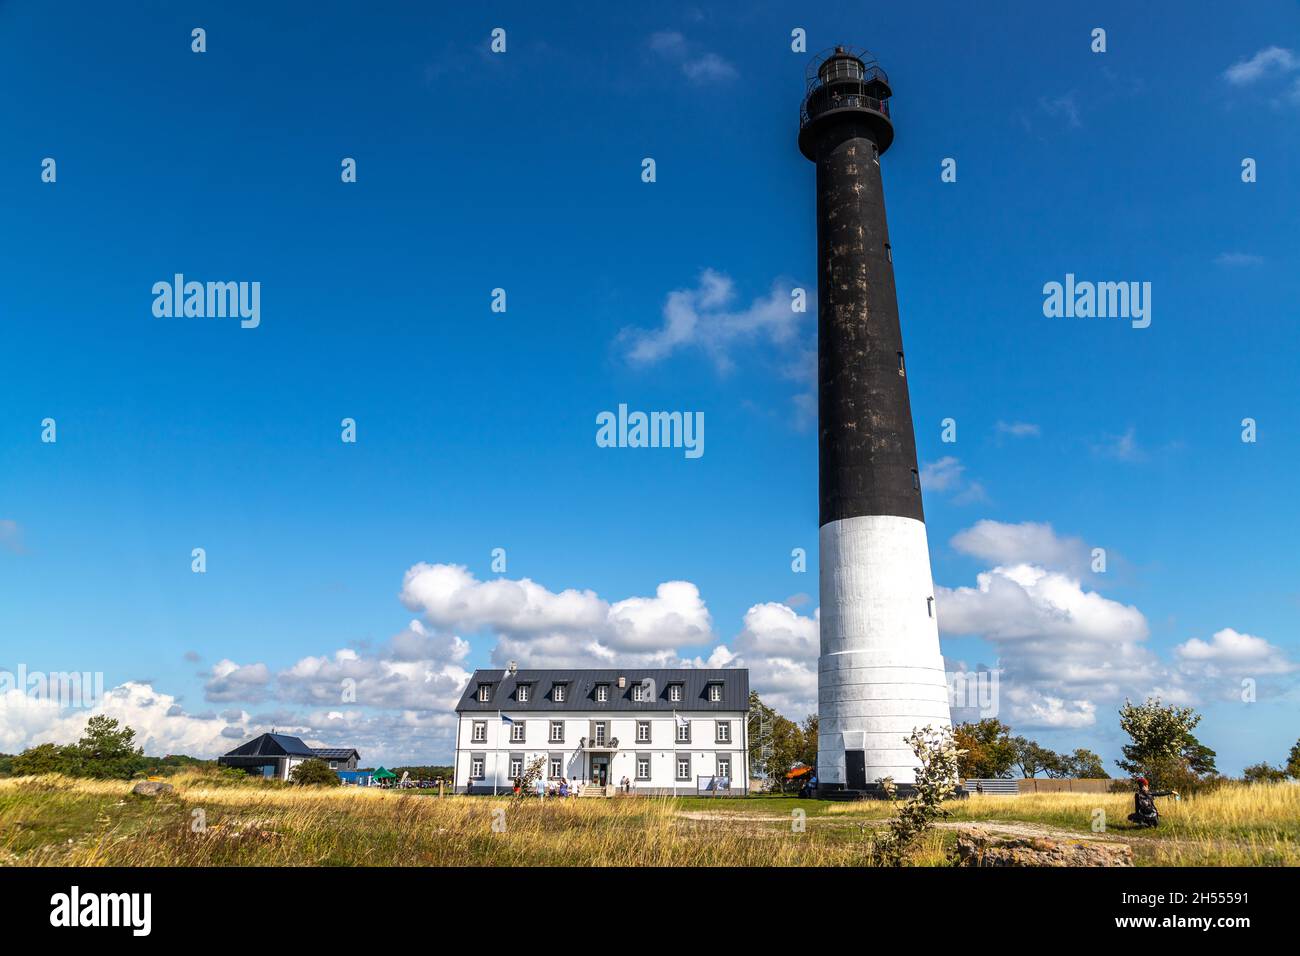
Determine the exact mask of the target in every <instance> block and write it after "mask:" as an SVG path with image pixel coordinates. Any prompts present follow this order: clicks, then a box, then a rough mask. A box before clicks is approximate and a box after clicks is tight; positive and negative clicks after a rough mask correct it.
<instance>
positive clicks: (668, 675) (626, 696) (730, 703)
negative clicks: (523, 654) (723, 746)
mask: <svg viewBox="0 0 1300 956" xmlns="http://www.w3.org/2000/svg"><path fill="white" fill-rule="evenodd" d="M620 677H622V678H625V684H624V686H623V687H619V686H618V679H619V678H620ZM646 677H648V678H650V679H651V680H653V681H654V684H655V697H654V699H653V700H650V701H634V700H633V699H632V687H633V685H635V684H640V683H641V681H642V679H644V678H646ZM714 683H716V684H721V685H722V700H720V701H711V700H709V696H708V686H709V685H710V684H714ZM479 684H491V685H492V696H491V699H490V700H487V701H480V700H479V699H478V687H479ZM520 684H529V685H531V693H530V694H529V695H528V701H527V703H520V702H519V700H518V697H517V693H516V692H517V689H518V687H519V685H520ZM556 684H566V685H567V690H568V692H567V693H566V694H565V695H564V701H563V702H561V703H557V702H556V701H555V697H554V689H555V685H556ZM597 684H608V685H609V700H607V701H605V702H603V703H602V702H600V701H598V700H596V685H597ZM670 684H681V685H682V699H681V702H680V703H678V702H674V701H671V700H669V699H668V686H669V685H670ZM498 710H503V711H520V710H526V711H534V712H546V711H555V712H562V711H576V710H594V711H601V710H608V711H654V710H669V711H671V710H704V711H708V710H749V671H747V670H745V669H744V668H739V667H731V668H717V669H713V670H705V669H702V668H697V667H688V668H680V669H668V668H638V667H628V668H621V669H609V670H603V669H602V670H538V671H528V670H521V671H519V672H518V673H516V674H514V675H513V676H511V675H510V674H507V673H506V672H505V671H504V670H501V669H493V670H476V671H475V672H474V676H473V677H471V678H470V680H469V686H468V687H466V688H465V692H464V693H462V694H461V695H460V702H459V703H458V704H457V705H456V712H457V713H476V712H482V713H495V712H496V711H498Z"/></svg>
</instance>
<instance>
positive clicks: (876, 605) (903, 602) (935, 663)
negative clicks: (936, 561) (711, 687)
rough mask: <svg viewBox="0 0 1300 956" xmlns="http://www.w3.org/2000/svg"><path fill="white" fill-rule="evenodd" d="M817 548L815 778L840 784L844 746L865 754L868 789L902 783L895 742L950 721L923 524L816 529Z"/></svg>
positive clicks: (869, 521)
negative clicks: (885, 780)
mask: <svg viewBox="0 0 1300 956" xmlns="http://www.w3.org/2000/svg"><path fill="white" fill-rule="evenodd" d="M820 544H821V564H820V568H821V657H820V658H819V659H818V662H817V704H818V706H817V710H818V714H819V715H820V727H819V733H818V753H817V772H818V775H819V779H820V781H821V782H822V783H844V782H845V779H844V751H845V750H846V749H851V750H864V751H865V752H866V764H867V782H868V783H872V782H874V781H875V780H876V779H877V778H880V777H887V776H888V777H893V778H894V780H895V781H896V782H898V783H911V782H913V781H914V780H915V771H916V758H915V756H914V755H913V754H912V751H911V750H910V749H909V748H908V746H907V745H906V744H905V743H904V742H903V740H904V738H905V737H907V736H908V735H909V734H910V733H911V732H912V731H913V730H914V729H915V728H917V727H923V726H925V725H926V724H930V725H933V726H935V727H947V726H950V724H951V720H950V715H949V710H948V683H947V679H946V677H945V675H944V670H943V658H942V657H941V656H940V654H939V628H938V621H937V617H936V615H937V613H938V612H937V611H933V608H932V604H931V602H930V601H929V599H930V598H932V597H933V596H934V585H933V583H932V581H931V577H930V552H929V547H928V543H927V541H926V534H925V524H924V523H922V522H920V521H917V520H916V519H915V518H900V517H894V516H890V515H866V516H862V517H856V518H845V519H842V520H839V521H831V522H828V523H827V524H825V525H823V526H822V528H821V539H820ZM932 611H933V613H932Z"/></svg>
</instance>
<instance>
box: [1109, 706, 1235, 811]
mask: <svg viewBox="0 0 1300 956" xmlns="http://www.w3.org/2000/svg"><path fill="white" fill-rule="evenodd" d="M1200 722H1201V715H1200V714H1198V713H1196V711H1194V710H1192V708H1190V707H1175V706H1173V705H1165V704H1162V703H1160V699H1159V698H1156V697H1148V698H1147V700H1146V702H1145V703H1142V704H1134V703H1133V702H1132V701H1125V702H1124V706H1123V707H1122V708H1120V712H1119V725H1120V728H1121V729H1122V730H1123V731H1124V732H1125V733H1126V734H1128V735H1129V738H1130V739H1131V740H1132V741H1133V742H1132V743H1131V744H1125V745H1124V747H1123V753H1124V759H1123V760H1117V761H1115V763H1116V765H1117V766H1118V767H1119V768H1120V769H1121V770H1123V771H1124V772H1125V773H1127V774H1129V775H1130V776H1141V777H1146V778H1147V779H1148V780H1149V781H1150V782H1151V787H1152V789H1162V790H1164V789H1170V788H1172V789H1176V790H1192V789H1195V788H1196V787H1197V786H1198V785H1199V784H1202V783H1204V782H1206V780H1207V779H1209V778H1212V777H1214V776H1215V775H1216V774H1217V773H1218V770H1217V769H1216V768H1215V765H1214V758H1215V753H1214V751H1213V750H1211V749H1210V748H1209V747H1206V746H1205V745H1204V744H1202V743H1201V742H1200V741H1199V740H1197V739H1196V737H1195V736H1194V735H1193V734H1192V730H1193V728H1195V727H1196V725H1197V724H1199V723H1200Z"/></svg>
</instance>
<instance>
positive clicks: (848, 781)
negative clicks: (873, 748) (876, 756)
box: [844, 750, 867, 790]
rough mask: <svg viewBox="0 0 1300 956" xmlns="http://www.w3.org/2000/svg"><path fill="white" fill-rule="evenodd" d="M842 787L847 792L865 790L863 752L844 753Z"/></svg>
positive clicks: (865, 774) (847, 751)
mask: <svg viewBox="0 0 1300 956" xmlns="http://www.w3.org/2000/svg"><path fill="white" fill-rule="evenodd" d="M844 786H845V787H847V788H848V789H849V790H865V789H867V755H866V752H865V751H862V750H846V751H844Z"/></svg>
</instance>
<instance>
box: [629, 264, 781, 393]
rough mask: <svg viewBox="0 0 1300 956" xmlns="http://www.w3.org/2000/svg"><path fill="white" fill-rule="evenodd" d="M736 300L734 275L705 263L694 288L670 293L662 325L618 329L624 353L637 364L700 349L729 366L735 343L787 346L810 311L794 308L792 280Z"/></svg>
mask: <svg viewBox="0 0 1300 956" xmlns="http://www.w3.org/2000/svg"><path fill="white" fill-rule="evenodd" d="M735 300H736V289H735V284H734V283H733V282H732V280H731V278H730V277H729V276H726V275H723V274H722V273H720V272H715V271H714V270H712V269H705V270H704V272H703V273H701V275H700V281H699V283H698V285H696V287H695V288H693V289H676V290H674V291H672V292H670V293H669V294H668V299H667V301H666V302H665V303H664V308H663V324H662V325H661V326H660V327H659V328H657V329H637V328H628V329H624V330H623V331H622V332H621V333H620V335H619V341H620V344H621V345H622V346H623V348H624V354H625V355H626V357H627V359H628V361H629V362H632V363H633V364H636V365H651V364H654V363H655V362H659V361H662V360H663V359H666V358H668V357H669V356H670V355H672V354H673V353H675V352H677V351H680V350H684V349H698V350H700V351H702V352H704V353H705V354H706V355H708V356H709V358H710V359H712V361H713V362H714V364H715V365H716V366H717V367H718V369H719V371H724V372H725V371H729V370H730V369H731V368H732V367H734V365H735V361H734V359H733V357H732V354H731V352H732V350H733V349H734V348H735V347H737V346H743V345H752V344H754V343H757V342H763V341H766V342H770V343H773V344H776V345H782V346H784V345H790V344H792V343H793V342H794V341H795V339H796V336H797V334H798V330H799V326H800V323H801V321H802V318H803V316H804V315H805V314H806V313H799V312H795V311H794V310H793V309H792V308H791V301H792V300H791V297H790V287H789V286H788V285H785V284H782V283H775V284H773V286H772V290H771V291H770V292H769V293H768V295H767V296H766V297H764V298H760V299H755V300H753V301H752V302H751V303H750V304H749V305H748V306H747V307H744V308H736V307H735ZM796 365H797V363H796ZM798 371H803V369H802V368H799V369H798Z"/></svg>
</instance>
